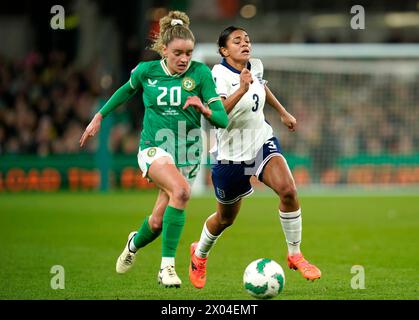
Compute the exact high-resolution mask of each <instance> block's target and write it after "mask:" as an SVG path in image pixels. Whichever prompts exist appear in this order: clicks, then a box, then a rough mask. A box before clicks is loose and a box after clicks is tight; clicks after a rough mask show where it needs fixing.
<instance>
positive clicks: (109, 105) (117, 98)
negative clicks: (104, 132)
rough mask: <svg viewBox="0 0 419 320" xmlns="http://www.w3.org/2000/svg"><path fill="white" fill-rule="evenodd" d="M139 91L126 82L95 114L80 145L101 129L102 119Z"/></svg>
mask: <svg viewBox="0 0 419 320" xmlns="http://www.w3.org/2000/svg"><path fill="white" fill-rule="evenodd" d="M136 92H137V90H135V89H133V88H132V87H131V85H130V83H129V82H127V83H126V84H124V85H123V86H122V87H120V88H119V89H118V90H116V91H115V93H114V94H113V95H112V97H110V99H109V100H108V101H107V102H106V104H105V105H104V106H103V107H102V109H100V110H99V112H98V113H96V114H95V116H94V117H93V119H92V121H90V123H89V125H88V126H87V127H86V130H85V131H84V132H83V135H82V136H81V138H80V141H79V142H80V147H83V146H84V144H85V143H86V141H87V139H88V138H90V137H93V136H94V135H95V134H96V133H97V132H98V131H99V129H100V124H101V122H102V119H103V118H105V117H106V116H107V115H108V114H109V113H111V112H112V111H113V110H115V109H116V108H118V107H119V106H120V105H121V104H123V103H125V102H127V101H128V100H129V99H131V97H132V96H133V95H134V94H135V93H136Z"/></svg>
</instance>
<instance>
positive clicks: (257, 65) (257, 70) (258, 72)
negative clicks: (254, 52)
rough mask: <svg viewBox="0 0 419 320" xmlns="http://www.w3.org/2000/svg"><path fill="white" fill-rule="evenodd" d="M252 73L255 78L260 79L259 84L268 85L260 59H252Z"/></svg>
mask: <svg viewBox="0 0 419 320" xmlns="http://www.w3.org/2000/svg"><path fill="white" fill-rule="evenodd" d="M250 63H251V65H252V71H253V74H254V75H255V77H256V78H257V79H258V81H259V83H260V84H262V85H265V84H267V83H268V81H266V80H265V79H263V63H262V61H261V60H260V59H251V61H250Z"/></svg>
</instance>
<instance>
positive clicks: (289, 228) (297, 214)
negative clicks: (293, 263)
mask: <svg viewBox="0 0 419 320" xmlns="http://www.w3.org/2000/svg"><path fill="white" fill-rule="evenodd" d="M279 220H280V221H281V225H282V230H284V234H285V239H286V240H287V245H288V253H289V254H290V255H294V254H298V253H300V252H301V251H300V243H301V230H302V223H301V208H300V209H298V210H297V211H294V212H281V211H279Z"/></svg>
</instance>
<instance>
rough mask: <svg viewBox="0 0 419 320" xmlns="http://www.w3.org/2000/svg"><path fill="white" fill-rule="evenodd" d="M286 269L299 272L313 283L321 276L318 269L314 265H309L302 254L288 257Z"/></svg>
mask: <svg viewBox="0 0 419 320" xmlns="http://www.w3.org/2000/svg"><path fill="white" fill-rule="evenodd" d="M288 267H290V269H294V270H298V271H300V272H301V274H302V275H303V277H304V278H306V279H307V280H312V281H314V280H316V279H319V278H320V277H321V275H322V273H321V271H320V269H319V268H317V267H316V266H315V265H314V264H311V263H309V262H308V261H307V260H306V259H305V258H304V256H303V254H302V253H298V254H294V255H292V256H290V255H288Z"/></svg>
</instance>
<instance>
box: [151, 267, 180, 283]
mask: <svg viewBox="0 0 419 320" xmlns="http://www.w3.org/2000/svg"><path fill="white" fill-rule="evenodd" d="M157 282H158V283H159V284H160V285H162V286H164V287H166V288H180V285H181V284H182V281H181V280H180V279H179V277H178V276H177V274H176V271H175V267H173V266H167V267H165V268H163V269H160V271H159V273H158V275H157Z"/></svg>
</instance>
